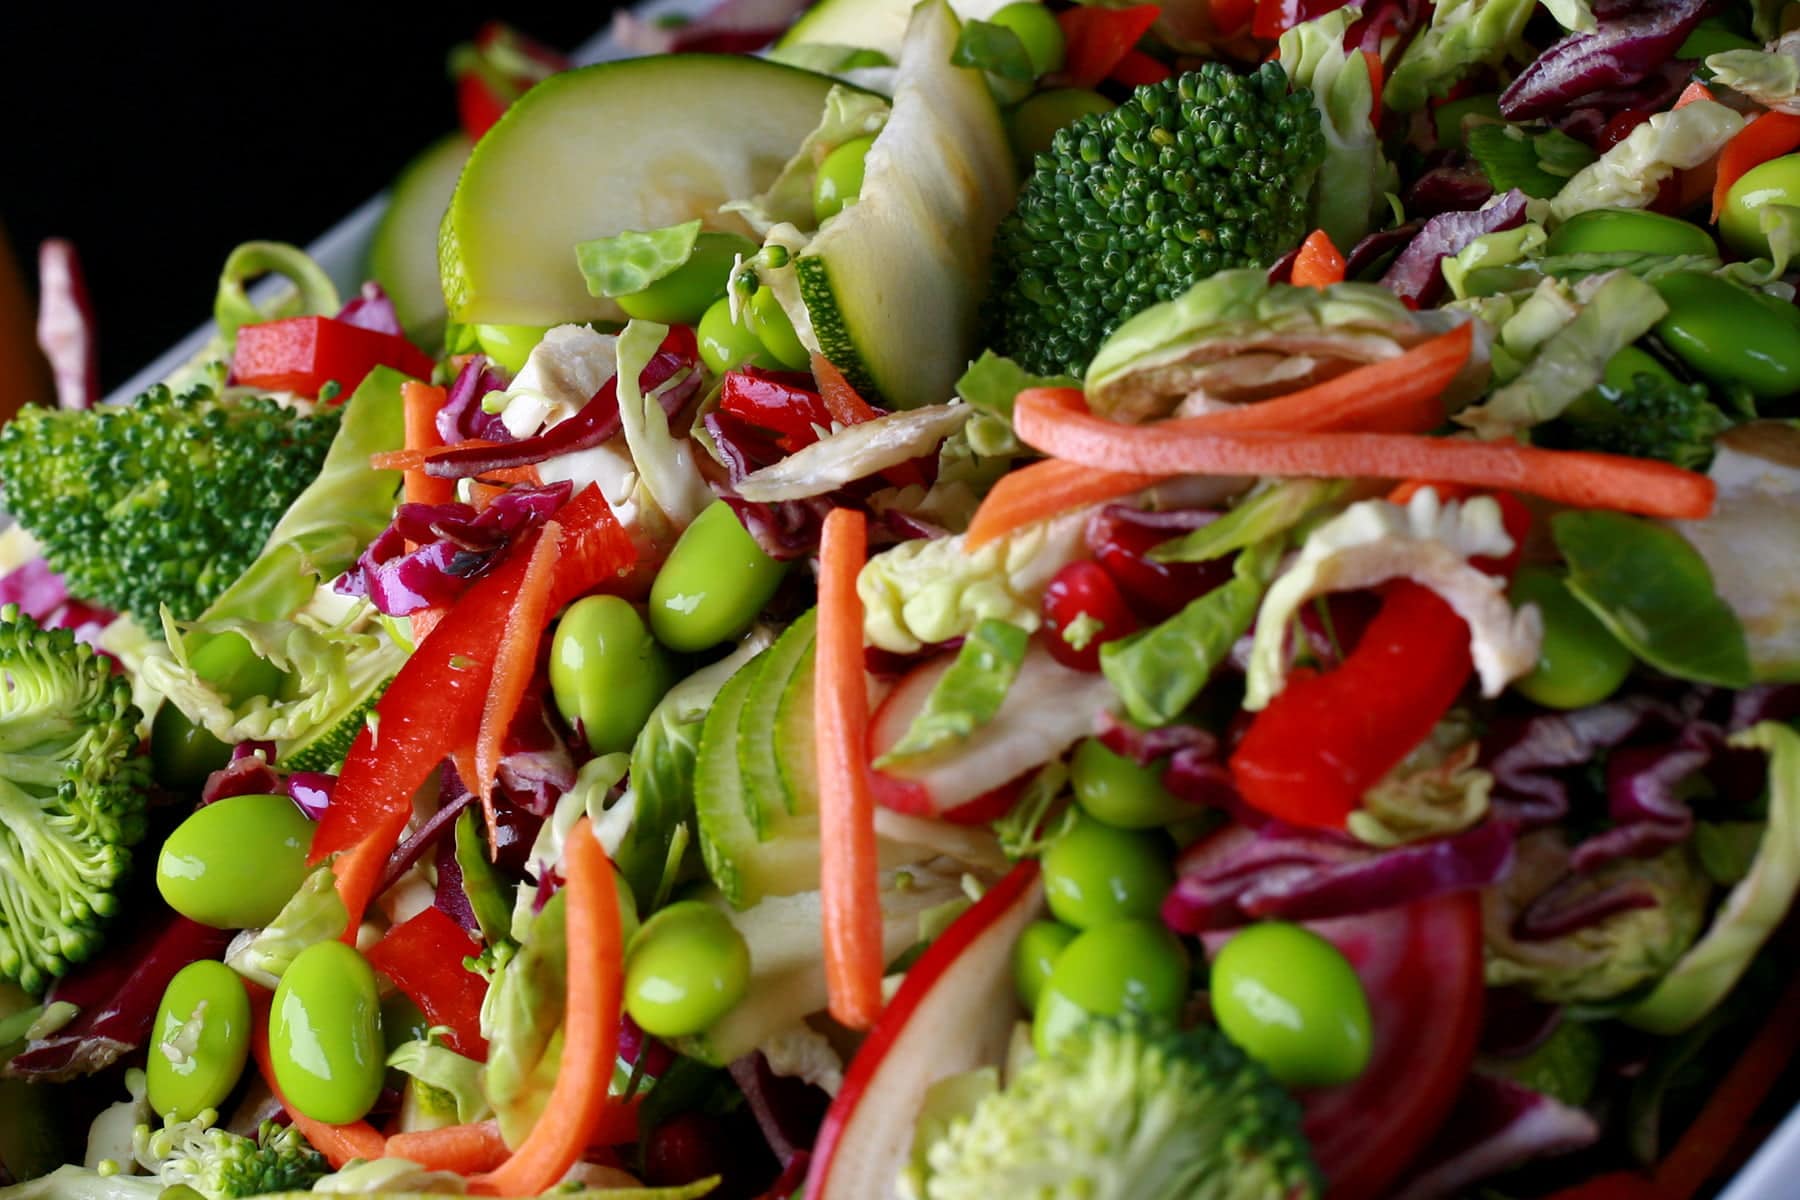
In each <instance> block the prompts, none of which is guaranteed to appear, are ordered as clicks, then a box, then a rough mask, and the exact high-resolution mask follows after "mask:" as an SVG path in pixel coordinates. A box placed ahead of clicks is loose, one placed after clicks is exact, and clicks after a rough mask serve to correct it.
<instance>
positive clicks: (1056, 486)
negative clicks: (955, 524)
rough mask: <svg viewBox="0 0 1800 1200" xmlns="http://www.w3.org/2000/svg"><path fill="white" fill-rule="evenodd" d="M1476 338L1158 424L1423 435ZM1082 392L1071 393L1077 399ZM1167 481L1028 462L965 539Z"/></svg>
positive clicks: (1451, 336)
mask: <svg viewBox="0 0 1800 1200" xmlns="http://www.w3.org/2000/svg"><path fill="white" fill-rule="evenodd" d="M1473 340H1474V332H1473V329H1472V327H1471V326H1469V325H1461V326H1458V327H1457V328H1455V329H1453V330H1451V331H1450V332H1448V333H1445V334H1441V335H1439V336H1438V337H1435V338H1432V339H1431V340H1430V341H1429V342H1424V343H1422V344H1420V345H1418V346H1415V347H1413V348H1412V349H1411V350H1408V351H1407V352H1406V353H1405V354H1402V355H1399V356H1398V357H1395V358H1390V359H1387V360H1385V361H1383V362H1378V363H1371V364H1369V365H1368V366H1366V367H1358V368H1356V369H1355V370H1353V371H1347V372H1345V373H1344V374H1342V375H1339V376H1338V377H1337V378H1336V379H1330V380H1327V381H1326V382H1324V383H1317V384H1314V385H1312V386H1311V387H1307V388H1302V389H1301V390H1300V391H1297V392H1290V393H1289V394H1288V395H1286V396H1278V397H1276V398H1274V399H1272V400H1264V401H1261V402H1260V403H1256V404H1242V405H1239V406H1237V407H1236V408H1230V409H1221V410H1219V411H1217V412H1210V413H1206V414H1204V415H1203V416H1198V417H1184V418H1180V419H1177V420H1173V421H1165V422H1163V423H1162V424H1160V425H1158V426H1156V427H1155V428H1158V429H1168V430H1181V431H1191V432H1196V433H1198V432H1202V431H1208V430H1221V431H1223V430H1234V429H1237V430H1248V429H1285V430H1293V431H1298V432H1315V433H1329V432H1332V431H1335V430H1350V429H1354V430H1364V431H1369V432H1375V433H1423V432H1425V431H1426V430H1429V429H1435V428H1436V427H1437V426H1439V425H1441V424H1442V423H1443V421H1444V407H1443V405H1442V404H1441V403H1440V402H1439V400H1438V396H1439V394H1440V393H1442V392H1443V390H1444V388H1446V387H1447V386H1449V383H1450V381H1451V380H1452V379H1454V378H1456V373H1457V372H1458V371H1460V370H1462V367H1463V364H1464V363H1466V362H1467V361H1468V358H1469V349H1470V347H1471V346H1472V345H1473ZM1068 390H1070V391H1072V392H1074V389H1068ZM1080 395H1081V393H1080V392H1074V396H1075V397H1076V398H1079V397H1080ZM1065 399H1066V398H1065ZM1119 428H1124V426H1119ZM1166 478H1168V476H1167V475H1166V474H1164V473H1156V472H1142V471H1116V470H1109V469H1105V470H1096V469H1094V468H1093V467H1091V466H1084V465H1080V464H1077V463H1071V462H1059V461H1057V460H1055V459H1051V460H1049V461H1047V462H1041V463H1033V464H1032V465H1030V466H1028V467H1025V468H1023V469H1021V470H1017V471H1009V472H1008V473H1007V474H1005V475H1003V476H1001V477H1000V480H999V482H998V483H996V484H995V485H994V487H993V489H992V490H991V491H989V492H988V494H987V497H986V499H984V500H983V501H982V502H981V507H980V508H979V509H978V510H977V511H976V513H975V519H974V520H973V521H972V522H970V524H969V533H968V539H967V544H968V546H969V548H970V549H974V548H975V547H977V546H980V545H982V544H983V543H984V542H989V541H992V540H993V539H994V538H997V537H1003V536H1005V535H1006V534H1008V533H1011V532H1012V531H1013V530H1015V529H1018V528H1020V527H1022V526H1025V525H1029V524H1031V523H1032V522H1034V521H1042V520H1046V519H1048V518H1050V517H1054V516H1056V515H1058V514H1059V513H1064V512H1068V511H1070V510H1072V509H1076V508H1082V507H1085V506H1087V505H1089V504H1102V503H1105V502H1106V501H1108V500H1117V499H1119V498H1120V497H1122V496H1129V495H1131V494H1132V493H1134V492H1140V491H1142V490H1144V489H1145V488H1147V487H1150V486H1152V485H1153V484H1156V483H1158V482H1160V481H1161V480H1163V479H1166Z"/></svg>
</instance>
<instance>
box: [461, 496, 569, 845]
mask: <svg viewBox="0 0 1800 1200" xmlns="http://www.w3.org/2000/svg"><path fill="white" fill-rule="evenodd" d="M561 542H562V526H560V525H558V524H557V523H556V522H555V521H546V522H545V523H544V529H543V532H542V534H540V535H539V537H538V540H537V544H536V545H534V546H533V547H532V548H531V560H530V562H529V563H527V564H526V567H525V578H524V579H523V580H522V581H521V582H520V584H519V593H518V595H517V596H515V597H514V598H513V606H512V611H511V612H509V613H508V614H507V615H506V627H505V629H504V630H502V632H501V634H500V647H499V651H498V653H497V654H496V655H495V657H494V677H493V682H492V683H490V684H489V685H488V692H487V700H486V701H485V702H484V704H483V705H482V709H481V733H480V735H479V736H478V737H477V739H476V741H475V778H476V781H477V785H478V786H477V787H476V789H475V794H476V795H478V796H480V797H481V811H482V813H483V814H484V815H485V816H486V818H487V830H488V845H490V846H498V845H499V844H500V827H499V818H498V816H497V815H496V814H495V812H494V780H495V779H496V778H497V777H498V776H499V773H500V754H501V747H502V743H503V742H504V741H505V740H506V730H507V727H508V726H510V725H511V724H512V721H513V717H514V716H516V715H517V714H518V711H519V705H520V704H521V703H522V702H523V701H524V699H525V693H526V691H527V690H528V689H529V688H530V687H531V676H532V672H534V671H535V670H536V669H537V656H538V643H539V642H540V641H542V640H543V637H544V626H546V625H548V624H549V623H550V618H551V616H553V615H554V614H553V613H552V612H551V610H550V594H551V580H552V579H553V578H554V576H555V574H556V560H557V548H558V546H559V544H560V543H561Z"/></svg>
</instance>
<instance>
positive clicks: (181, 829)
mask: <svg viewBox="0 0 1800 1200" xmlns="http://www.w3.org/2000/svg"><path fill="white" fill-rule="evenodd" d="M312 834H313V825H312V822H311V821H309V820H307V819H306V816H305V814H303V813H302V812H301V811H300V810H299V809H298V808H296V807H295V806H294V802H293V801H292V800H289V799H288V798H287V797H286V796H231V797H228V798H227V799H224V800H220V801H217V802H216V803H213V804H208V805H206V806H205V807H204V808H200V809H197V810H195V812H194V814H193V815H192V816H190V817H189V818H188V819H187V820H185V821H183V822H182V823H181V824H180V825H177V826H176V827H175V832H173V833H171V834H170V835H169V837H168V840H167V841H165V842H164V843H163V847H162V853H161V854H159V855H158V856H157V859H156V886H157V889H158V890H159V891H161V892H162V896H163V899H164V900H167V901H168V902H169V907H170V908H172V909H174V910H175V911H176V912H178V913H180V914H181V915H182V916H184V917H187V918H188V919H189V920H193V921H198V922H200V923H201V924H202V925H211V926H212V927H213V928H215V929H253V928H258V927H260V926H263V925H267V924H268V923H269V922H270V921H272V920H274V919H275V915H276V914H277V913H279V912H280V911H281V906H282V905H284V904H286V903H287V902H288V901H289V900H290V899H292V898H293V895H294V893H295V892H297V891H299V890H300V884H301V883H302V882H304V881H305V879H306V852H307V849H308V848H309V847H310V846H311V844H312Z"/></svg>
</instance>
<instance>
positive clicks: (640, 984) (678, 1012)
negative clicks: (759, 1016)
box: [625, 900, 750, 1037]
mask: <svg viewBox="0 0 1800 1200" xmlns="http://www.w3.org/2000/svg"><path fill="white" fill-rule="evenodd" d="M749 986H750V947H749V946H748V945H747V944H746V943H745V941H744V935H743V934H741V933H739V932H738V931H737V928H736V927H735V926H733V925H732V923H731V921H730V920H729V919H727V918H726V916H725V914H724V913H722V912H720V911H719V910H718V909H716V908H714V907H713V906H712V905H710V904H704V903H702V902H701V901H698V900H683V901H680V902H679V903H676V904H671V905H669V906H668V907H667V908H665V909H663V910H662V911H661V912H659V913H657V914H656V915H655V916H653V917H651V918H650V919H649V920H648V921H646V922H644V927H643V928H642V929H640V930H638V934H637V937H635V938H633V939H632V942H631V949H630V951H629V952H628V953H627V954H626V956H625V1011H626V1012H628V1013H630V1014H631V1019H632V1020H633V1021H636V1022H637V1023H638V1024H639V1025H640V1026H641V1027H643V1029H644V1030H645V1031H646V1032H647V1033H652V1034H654V1035H656V1036H657V1037H686V1036H688V1035H690V1034H696V1033H701V1032H703V1031H704V1030H706V1029H708V1028H710V1027H711V1026H712V1025H713V1024H714V1023H715V1022H717V1021H718V1020H719V1018H720V1017H723V1016H724V1015H725V1014H726V1013H728V1012H730V1011H731V1009H732V1007H733V1006H735V1005H736V1004H737V1002H738V1001H739V1000H741V999H743V998H744V992H745V991H746V990H747V989H748V988H749Z"/></svg>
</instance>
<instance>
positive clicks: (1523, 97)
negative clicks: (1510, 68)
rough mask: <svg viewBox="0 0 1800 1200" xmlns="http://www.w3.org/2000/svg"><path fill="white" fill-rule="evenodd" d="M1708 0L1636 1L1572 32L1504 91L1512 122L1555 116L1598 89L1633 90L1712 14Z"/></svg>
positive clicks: (1502, 97)
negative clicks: (1584, 29)
mask: <svg viewBox="0 0 1800 1200" xmlns="http://www.w3.org/2000/svg"><path fill="white" fill-rule="evenodd" d="M1706 9H1707V0H1659V2H1657V3H1643V4H1634V5H1631V6H1629V8H1625V9H1622V10H1619V11H1614V12H1612V13H1610V14H1609V15H1607V16H1604V17H1601V18H1600V21H1599V28H1597V29H1595V30H1594V31H1593V32H1592V33H1571V34H1569V35H1568V36H1567V37H1565V38H1563V39H1562V40H1561V41H1559V42H1557V43H1556V44H1555V45H1553V46H1551V47H1550V48H1549V49H1548V50H1545V51H1544V52H1543V53H1542V54H1540V55H1538V56H1537V57H1536V58H1535V59H1533V60H1532V61H1531V63H1530V65H1528V66H1527V67H1526V68H1525V69H1524V70H1523V71H1521V72H1519V74H1518V77H1517V78H1515V79H1514V80H1513V81H1512V83H1511V84H1509V85H1508V86H1507V88H1506V90H1505V91H1504V92H1502V93H1501V94H1500V112H1501V113H1502V115H1504V116H1505V117H1506V118H1507V120H1509V121H1527V120H1533V119H1535V118H1538V117H1548V116H1553V115H1555V114H1557V113H1559V112H1562V111H1565V110H1568V109H1571V108H1574V107H1577V102H1578V101H1580V100H1581V99H1582V98H1583V97H1585V96H1589V95H1591V94H1592V93H1595V92H1602V91H1608V90H1618V89H1623V88H1629V87H1631V86H1633V85H1634V84H1637V83H1640V82H1642V81H1643V80H1644V79H1645V78H1646V77H1647V76H1649V75H1651V74H1652V73H1653V72H1655V71H1657V70H1658V69H1660V68H1661V67H1662V66H1663V65H1664V64H1665V63H1667V62H1668V61H1669V59H1670V58H1671V57H1672V56H1673V55H1674V53H1675V51H1676V50H1678V49H1679V48H1680V47H1681V43H1682V42H1683V41H1685V40H1686V39H1687V35H1688V34H1689V33H1690V32H1691V31H1692V30H1693V28H1694V26H1695V25H1696V24H1698V23H1699V21H1700V18H1701V17H1702V16H1704V15H1705V14H1706Z"/></svg>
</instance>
